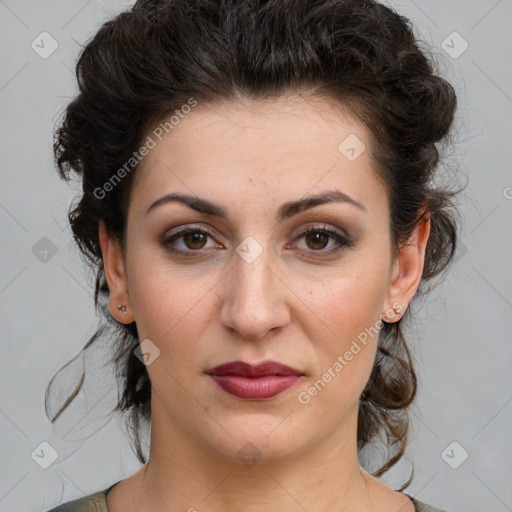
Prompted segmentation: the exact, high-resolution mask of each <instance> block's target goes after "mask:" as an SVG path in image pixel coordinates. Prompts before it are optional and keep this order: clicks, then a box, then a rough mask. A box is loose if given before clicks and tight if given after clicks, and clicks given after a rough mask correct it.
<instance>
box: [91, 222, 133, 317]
mask: <svg viewBox="0 0 512 512" xmlns="http://www.w3.org/2000/svg"><path fill="white" fill-rule="evenodd" d="M99 239H100V245H101V253H102V258H103V266H104V268H105V277H106V279H107V284H108V287H109V290H110V294H109V299H108V309H109V311H110V314H111V315H112V316H113V317H114V319H115V320H117V321H118V322H120V323H123V324H129V323H131V322H133V321H134V316H133V311H132V307H131V303H130V295H129V293H128V280H127V278H126V271H125V262H124V257H123V251H122V248H121V246H120V245H119V243H118V242H117V241H116V240H115V239H114V238H112V237H111V236H110V234H109V233H108V231H107V228H106V226H105V222H104V221H103V220H100V221H99ZM118 306H120V307H118ZM121 306H124V308H121Z"/></svg>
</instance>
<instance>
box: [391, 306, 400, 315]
mask: <svg viewBox="0 0 512 512" xmlns="http://www.w3.org/2000/svg"><path fill="white" fill-rule="evenodd" d="M393 310H394V312H395V313H397V314H398V313H400V311H402V306H398V307H396V308H393Z"/></svg>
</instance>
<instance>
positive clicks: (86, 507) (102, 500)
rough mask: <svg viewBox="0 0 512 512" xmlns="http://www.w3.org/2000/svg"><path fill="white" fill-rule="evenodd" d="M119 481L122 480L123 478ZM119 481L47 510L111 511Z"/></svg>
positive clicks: (422, 508)
mask: <svg viewBox="0 0 512 512" xmlns="http://www.w3.org/2000/svg"><path fill="white" fill-rule="evenodd" d="M119 482H121V480H120V481H119ZM119 482H116V483H115V484H113V485H111V486H110V487H108V488H107V489H103V490H102V491H98V492H96V493H94V494H90V495H89V496H84V497H83V498H79V499H77V500H73V501H68V502H67V503H64V504H62V505H60V506H58V507H56V508H52V509H51V510H48V511H47V512H109V510H108V508H107V494H108V492H109V491H110V489H112V488H113V487H114V486H116V485H117V484H118V483H119ZM404 494H405V495H406V496H407V497H408V498H409V499H410V500H411V501H412V502H413V503H414V507H415V512H447V511H446V510H441V509H440V508H436V507H433V506H432V505H427V504H426V503H422V502H421V501H418V500H417V499H416V498H414V497H412V496H409V495H408V494H406V493H404Z"/></svg>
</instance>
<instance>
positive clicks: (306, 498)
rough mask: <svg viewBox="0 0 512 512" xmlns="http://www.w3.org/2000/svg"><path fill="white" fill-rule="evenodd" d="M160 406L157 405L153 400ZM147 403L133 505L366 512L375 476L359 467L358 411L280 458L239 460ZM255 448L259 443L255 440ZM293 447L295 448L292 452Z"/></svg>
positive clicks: (222, 511) (191, 511) (170, 509)
mask: <svg viewBox="0 0 512 512" xmlns="http://www.w3.org/2000/svg"><path fill="white" fill-rule="evenodd" d="M159 405H161V404H159ZM162 410H163V408H161V407H152V411H159V413H158V414H153V417H152V426H151V449H150V457H149V461H148V463H147V464H146V465H145V467H144V468H143V470H141V471H139V475H140V479H139V481H140V486H138V487H139V489H140V490H139V491H138V496H137V501H138V502H139V505H140V506H139V510H138V511H137V512H150V511H153V510H159V511H165V512H175V511H178V510H181V511H188V512H202V511H204V510H208V511H209V512H238V511H240V510H244V512H256V511H258V512H259V511H261V510H265V511H266V512H278V511H279V512H282V511H283V510H286V511H295V510H296V511H300V512H303V511H304V510H307V511H308V512H316V511H318V512H320V511H325V510H332V511H336V512H349V511H350V512H369V511H371V510H376V509H377V508H378V507H376V503H374V500H375V497H374V496H373V489H375V488H376V487H375V485H376V484H375V483H376V479H374V478H373V477H371V476H370V475H369V474H368V473H367V472H366V471H365V470H363V469H362V468H360V466H359V460H358V454H357V438H356V432H357V410H356V411H354V412H353V413H352V414H351V415H350V416H349V417H348V418H347V421H346V424H345V425H343V426H342V428H340V429H338V430H336V432H333V433H327V434H328V435H325V436H323V437H322V439H321V440H319V441H318V442H317V443H316V444H315V445H310V446H308V447H307V448H306V449H300V450H299V449H298V450H296V451H295V452H294V453H293V454H289V455H286V456H281V457H278V458H275V457H265V454H264V453H259V454H260V455H261V458H260V459H259V460H257V461H256V462H255V461H254V460H253V461H252V462H250V463H243V462H242V461H241V460H239V459H237V458H236V457H226V456H225V455H224V456H222V454H219V453H218V452H215V451H214V449H213V448H211V447H210V446H205V445H204V444H202V443H201V442H200V440H199V439H197V438H195V437H194V436H193V435H192V434H191V433H190V432H188V431H187V430H186V428H184V427H183V426H180V425H178V424H176V423H175V422H172V420H171V418H169V416H168V415H165V414H162ZM259 446H263V445H262V444H261V443H259ZM299 452H300V453H299Z"/></svg>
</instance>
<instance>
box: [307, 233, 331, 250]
mask: <svg viewBox="0 0 512 512" xmlns="http://www.w3.org/2000/svg"><path fill="white" fill-rule="evenodd" d="M329 238H330V237H329V236H328V235H326V234H325V233H323V232H321V231H316V232H313V233H308V234H307V235H306V236H305V240H307V241H308V246H309V247H310V248H311V249H315V250H319V249H324V248H325V247H326V246H327V244H328V243H329Z"/></svg>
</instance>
